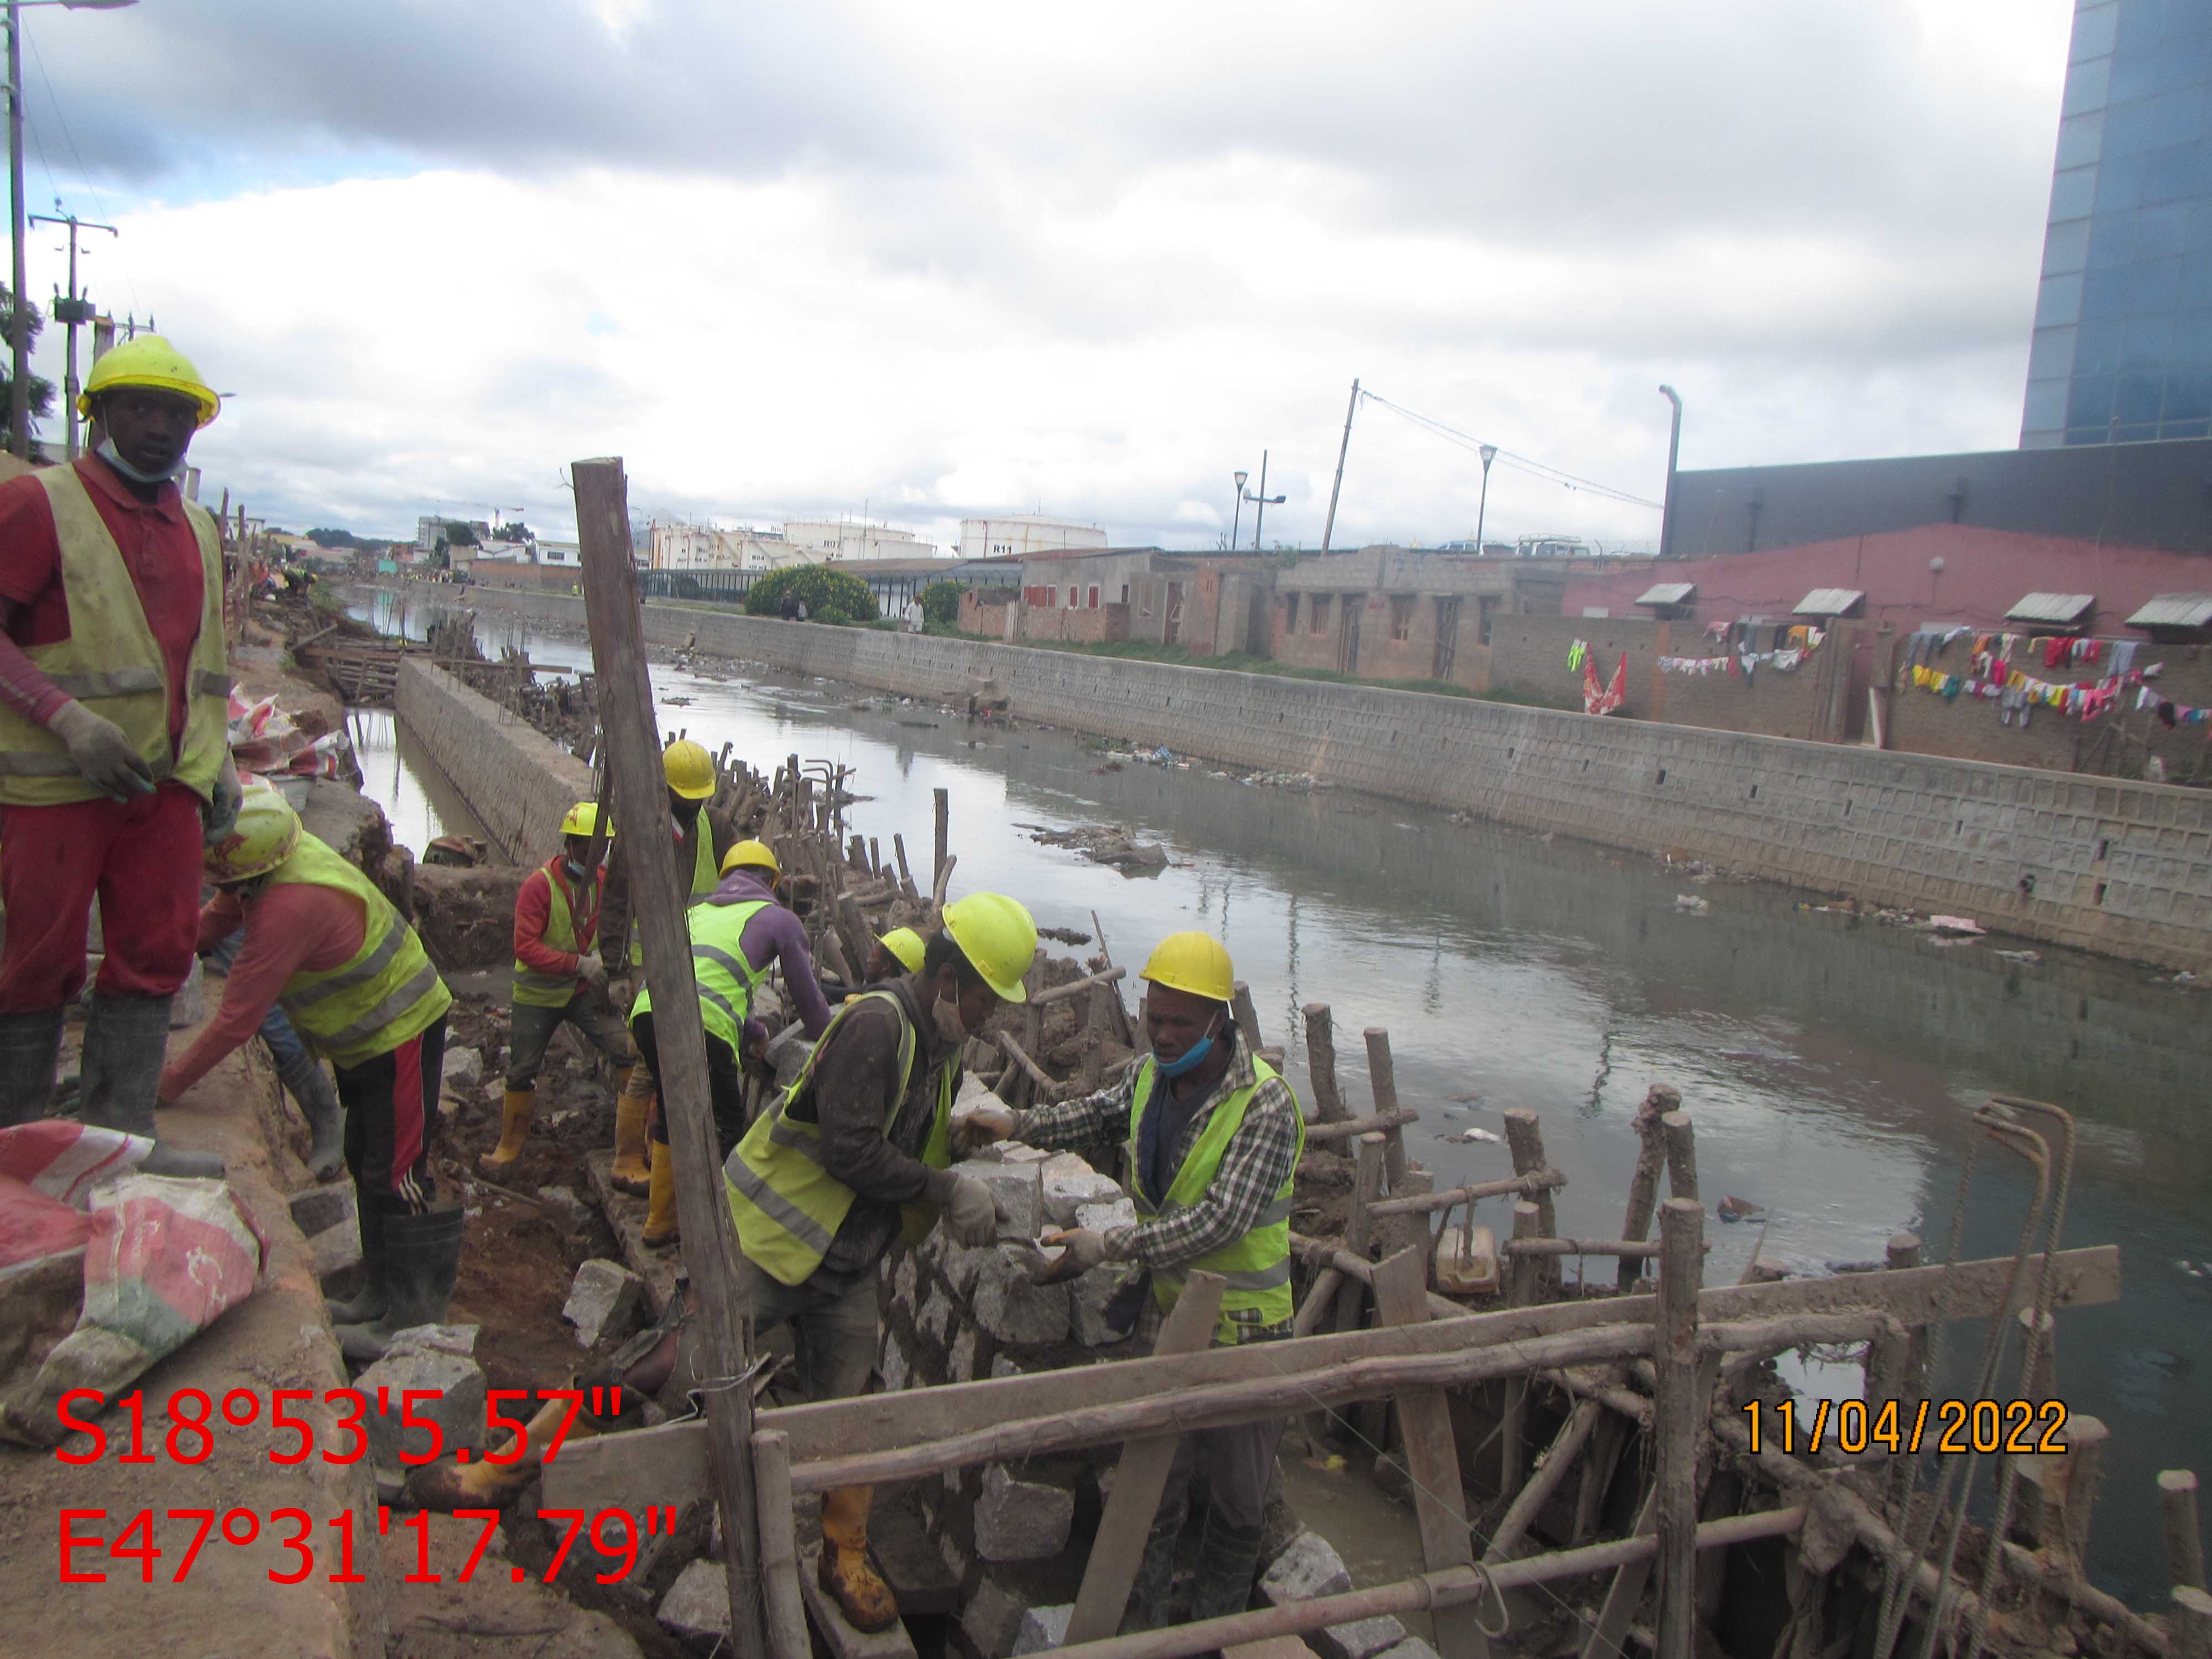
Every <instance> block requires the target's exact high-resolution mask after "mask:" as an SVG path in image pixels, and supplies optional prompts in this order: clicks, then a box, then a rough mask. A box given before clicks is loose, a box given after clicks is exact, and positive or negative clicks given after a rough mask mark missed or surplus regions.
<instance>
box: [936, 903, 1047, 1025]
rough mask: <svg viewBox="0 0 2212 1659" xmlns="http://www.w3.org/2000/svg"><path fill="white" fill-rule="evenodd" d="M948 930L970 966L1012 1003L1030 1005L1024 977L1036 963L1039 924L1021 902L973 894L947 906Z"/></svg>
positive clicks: (946, 927) (946, 921)
mask: <svg viewBox="0 0 2212 1659" xmlns="http://www.w3.org/2000/svg"><path fill="white" fill-rule="evenodd" d="M945 932H946V933H950V934H951V935H952V942H953V943H954V944H955V945H958V946H959V947H960V954H961V955H962V956H963V957H967V958H968V965H969V967H971V968H973V969H975V971H976V972H977V973H979V974H981V975H982V976H983V978H984V981H985V982H986V983H987V984H988V985H989V986H990V987H991V988H992V989H993V990H994V991H996V992H997V993H998V994H1000V996H1001V997H1003V998H1005V999H1006V1000H1007V1001H1008V1002H1026V1001H1028V1000H1029V992H1028V991H1027V989H1025V988H1024V986H1023V984H1022V975H1024V974H1026V973H1027V972H1029V970H1030V963H1033V962H1035V961H1036V939H1037V934H1036V921H1034V920H1032V919H1031V917H1030V913H1029V911H1028V910H1027V909H1025V908H1024V907H1023V905H1022V904H1021V902H1020V901H1019V900H1017V899H1010V898H1008V897H1007V896H1006V895H1005V894H1004V893H970V894H969V895H968V896H967V897H966V898H963V899H955V900H954V901H953V902H951V903H950V904H948V905H946V906H945Z"/></svg>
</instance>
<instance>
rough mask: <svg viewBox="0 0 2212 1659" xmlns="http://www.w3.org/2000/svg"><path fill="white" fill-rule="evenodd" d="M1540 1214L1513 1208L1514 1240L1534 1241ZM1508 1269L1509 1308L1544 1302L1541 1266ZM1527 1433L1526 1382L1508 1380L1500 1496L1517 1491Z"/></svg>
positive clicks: (1524, 1206)
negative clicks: (1541, 1292)
mask: <svg viewBox="0 0 2212 1659" xmlns="http://www.w3.org/2000/svg"><path fill="white" fill-rule="evenodd" d="M1541 1225H1543V1223H1542V1212H1541V1211H1539V1210H1538V1209H1537V1207H1536V1206H1534V1204H1532V1203H1530V1202H1529V1201H1528V1200H1527V1199H1525V1198H1524V1199H1521V1200H1518V1201H1516V1203H1515V1204H1514V1206H1513V1237H1514V1238H1515V1239H1516V1240H1517V1241H1526V1240H1530V1239H1534V1237H1536V1235H1537V1231H1538V1230H1539V1228H1541ZM1542 1270H1543V1269H1542V1263H1541V1261H1539V1260H1538V1259H1537V1258H1536V1257H1534V1256H1533V1255H1523V1256H1517V1257H1513V1258H1510V1270H1509V1276H1508V1277H1507V1279H1506V1281H1505V1299H1506V1302H1507V1304H1509V1305H1510V1306H1512V1307H1516V1308H1528V1307H1533V1306H1534V1305H1535V1304H1537V1303H1538V1302H1540V1301H1541V1300H1542V1299H1543V1298H1542V1297H1541V1294H1540V1291H1541V1285H1542V1283H1543V1280H1542V1278H1541V1273H1542ZM1527 1437H1528V1378H1527V1377H1525V1376H1511V1377H1508V1378H1507V1379H1506V1380H1505V1409H1504V1417H1503V1418H1502V1419H1500V1421H1499V1424H1498V1491H1499V1492H1501V1493H1504V1492H1516V1491H1518V1490H1519V1489H1520V1486H1521V1482H1522V1459H1523V1458H1524V1457H1525V1456H1526V1455H1527V1447H1526V1442H1527Z"/></svg>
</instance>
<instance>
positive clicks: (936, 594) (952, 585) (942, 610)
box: [921, 582, 963, 628]
mask: <svg viewBox="0 0 2212 1659" xmlns="http://www.w3.org/2000/svg"><path fill="white" fill-rule="evenodd" d="M961 592H963V590H962V588H961V586H960V584H959V583H958V582H932V583H930V585H929V586H927V587H925V588H923V589H922V590H921V617H922V620H923V621H924V622H933V623H938V624H939V626H940V627H945V628H950V627H951V626H952V624H953V623H957V622H958V621H959V620H960V595H961Z"/></svg>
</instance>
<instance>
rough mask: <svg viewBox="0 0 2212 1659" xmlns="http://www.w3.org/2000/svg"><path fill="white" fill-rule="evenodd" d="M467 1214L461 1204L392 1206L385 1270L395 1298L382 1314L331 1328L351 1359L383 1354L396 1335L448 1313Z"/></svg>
mask: <svg viewBox="0 0 2212 1659" xmlns="http://www.w3.org/2000/svg"><path fill="white" fill-rule="evenodd" d="M467 1226H468V1219H467V1218H466V1216H465V1215H464V1214H463V1213H462V1211H461V1208H460V1206H459V1205H455V1206H453V1207H452V1208H450V1209H443V1210H427V1211H424V1212H422V1213H420V1214H416V1213H414V1212H410V1211H405V1210H394V1211H392V1212H389V1213H388V1214H386V1216H385V1218H384V1273H385V1282H386V1285H389V1286H390V1289H391V1300H390V1302H389V1303H388V1304H386V1307H385V1310H384V1314H383V1316H382V1317H381V1318H379V1319H376V1320H374V1321H371V1322H368V1323H367V1324H362V1325H344V1326H341V1327H340V1328H338V1329H337V1331H336V1332H334V1333H333V1334H335V1335H336V1336H337V1340H338V1347H339V1349H340V1350H341V1351H342V1352H343V1353H344V1355H345V1357H346V1358H348V1359H360V1360H370V1359H381V1358H383V1357H384V1351H385V1350H386V1348H388V1347H390V1346H392V1338H393V1337H395V1336H397V1335H398V1334H399V1333H400V1332H402V1331H411V1330H413V1329H414V1328H416V1326H418V1325H435V1324H436V1323H438V1322H439V1321H441V1320H442V1319H443V1318H445V1316H446V1304H447V1303H449V1302H451V1301H452V1300H453V1281H454V1279H457V1278H459V1275H460V1267H461V1236H462V1234H463V1233H464V1232H465V1231H466V1229H467Z"/></svg>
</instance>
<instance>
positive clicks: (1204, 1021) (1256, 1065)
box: [960, 933, 1305, 1631]
mask: <svg viewBox="0 0 2212 1659" xmlns="http://www.w3.org/2000/svg"><path fill="white" fill-rule="evenodd" d="M1141 977H1142V978H1144V979H1145V980H1146V981H1148V982H1149V983H1150V984H1151V986H1152V991H1151V993H1150V995H1149V997H1148V999H1147V1000H1146V1030H1147V1032H1148V1034H1149V1035H1150V1036H1151V1039H1152V1053H1151V1054H1150V1055H1149V1056H1147V1057H1146V1060H1144V1061H1143V1063H1142V1064H1141V1065H1139V1066H1137V1067H1135V1068H1134V1069H1133V1071H1132V1072H1131V1073H1129V1074H1128V1075H1127V1077H1126V1078H1125V1079H1123V1080H1122V1081H1121V1082H1120V1083H1118V1084H1116V1085H1114V1086H1113V1087H1111V1088H1109V1089H1106V1090H1103V1091H1100V1092H1099V1093H1097V1094H1094V1095H1090V1096H1086V1097H1084V1098H1083V1099H1080V1100H1071V1101H1063V1102H1061V1103H1059V1104H1057V1105H1052V1106H1043V1107H1039V1108H1036V1109H1032V1110H1030V1111H1026V1112H1024V1111H1017V1110H1015V1109H1013V1108H1012V1107H1007V1106H992V1105H988V1104H986V1105H983V1106H981V1107H979V1108H977V1109H975V1111H974V1112H972V1113H970V1114H969V1115H968V1116H967V1117H966V1118H964V1119H963V1121H962V1124H961V1127H960V1133H961V1139H963V1141H964V1142H968V1143H970V1144H973V1143H975V1142H980V1141H982V1140H985V1139H991V1138H994V1137H995V1138H1012V1139H1019V1140H1021V1141H1023V1142H1024V1143H1025V1144H1027V1145H1029V1146H1036V1147H1051V1148H1073V1147H1084V1146H1093V1147H1095V1146H1114V1145H1119V1146H1121V1147H1122V1148H1123V1150H1124V1152H1125V1153H1126V1158H1127V1169H1128V1170H1129V1172H1130V1176H1129V1188H1130V1190H1129V1194H1128V1199H1127V1204H1128V1206H1129V1208H1128V1209H1127V1211H1124V1210H1122V1209H1121V1207H1120V1206H1108V1205H1097V1206H1083V1208H1081V1209H1080V1210H1079V1212H1078V1216H1079V1220H1081V1221H1083V1222H1085V1224H1091V1223H1096V1224H1098V1225H1079V1226H1077V1227H1075V1228H1074V1229H1073V1230H1071V1231H1065V1232H1060V1233H1056V1234H1054V1235H1051V1236H1050V1237H1048V1238H1046V1240H1045V1241H1044V1242H1045V1243H1046V1244H1047V1245H1048V1246H1051V1245H1058V1246H1060V1247H1061V1255H1060V1260H1059V1261H1058V1262H1056V1263H1055V1264H1054V1266H1053V1267H1050V1268H1049V1269H1048V1270H1046V1273H1045V1274H1044V1277H1045V1278H1046V1279H1047V1281H1048V1283H1052V1284H1055V1285H1056V1284H1060V1283H1061V1282H1063V1281H1066V1280H1068V1279H1079V1278H1080V1276H1081V1275H1083V1274H1085V1273H1088V1272H1090V1270H1091V1269H1092V1268H1095V1267H1099V1266H1100V1265H1102V1264H1110V1265H1112V1266H1115V1267H1119V1268H1121V1269H1122V1270H1123V1278H1122V1280H1121V1286H1120V1288H1119V1290H1118V1291H1115V1294H1114V1296H1113V1297H1112V1298H1111V1300H1110V1301H1109V1304H1107V1306H1106V1307H1105V1308H1104V1309H1103V1310H1094V1311H1093V1312H1092V1313H1091V1319H1093V1320H1097V1321H1102V1322H1103V1323H1104V1324H1106V1325H1107V1326H1108V1327H1109V1328H1112V1329H1115V1330H1121V1331H1127V1330H1129V1329H1131V1328H1135V1329H1136V1330H1137V1332H1138V1334H1139V1335H1140V1336H1144V1337H1146V1339H1147V1340H1150V1338H1151V1337H1152V1336H1155V1335H1157V1334H1158V1328H1159V1323H1160V1322H1161V1321H1162V1320H1163V1319H1164V1317H1165V1316H1166V1314H1167V1312H1168V1310H1170V1309H1171V1308H1173V1307H1174V1306H1175V1304H1176V1298H1177V1297H1179V1296H1180V1295H1181V1293H1182V1285H1183V1282H1184V1278H1185V1275H1187V1274H1188V1273H1190V1272H1191V1271H1192V1270H1193V1269H1202V1270H1204V1271H1206V1272H1207V1273H1219V1274H1221V1275H1222V1276H1223V1277H1224V1278H1225V1279H1226V1280H1227V1281H1228V1288H1227V1290H1226V1291H1225V1294H1224V1296H1223V1297H1222V1303H1221V1318H1220V1322H1219V1324H1218V1326H1217V1328H1216V1329H1215V1333H1214V1340H1215V1341H1216V1342H1217V1343H1241V1342H1260V1341H1271V1340H1278V1339H1280V1338H1283V1337H1287V1336H1288V1335H1289V1334H1291V1321H1292V1318H1293V1316H1294V1314H1295V1311H1296V1310H1294V1308H1293V1307H1292V1305H1291V1246H1290V1217H1291V1181H1292V1178H1293V1176H1295V1175H1296V1172H1297V1164H1298V1154H1299V1152H1300V1151H1301V1149H1302V1148H1303V1146H1304V1141H1305V1129H1304V1123H1303V1121H1302V1120H1301V1119H1300V1117H1299V1115H1298V1106H1297V1100H1296V1098H1294V1097H1292V1095H1291V1091H1290V1086H1289V1085H1287V1084H1285V1082H1284V1081H1283V1080H1282V1079H1280V1078H1279V1077H1278V1076H1277V1075H1276V1074H1275V1073H1274V1071H1273V1068H1272V1067H1271V1066H1268V1065H1267V1062H1266V1061H1265V1060H1261V1059H1259V1058H1258V1057H1257V1056H1256V1055H1251V1054H1246V1053H1244V1052H1243V1049H1242V1048H1241V1047H1240V1045H1239V1042H1238V1039H1237V1025H1236V1021H1235V1020H1234V1019H1233V1018H1231V1013H1230V1007H1229V1004H1230V1001H1231V998H1232V996H1233V995H1234V994H1235V992H1234V981H1235V978H1236V975H1235V970H1234V969H1233V968H1232V967H1231V963H1230V960H1229V952H1228V951H1226V950H1225V949H1224V948H1223V947H1222V945H1221V944H1220V942H1219V941H1218V939H1213V938H1212V937H1211V936H1210V935H1207V934H1205V933H1176V934H1172V935H1170V937H1169V938H1167V939H1163V940H1162V941H1161V942H1160V945H1159V946H1158V949H1156V950H1155V951H1153V952H1152V957H1151V959H1150V960H1149V961H1147V962H1146V964H1145V969H1144V972H1143V974H1142V975H1141ZM1102 1228H1103V1231H1102V1230H1101V1229H1102ZM1282 1431H1283V1425H1282V1423H1281V1422H1280V1421H1279V1420H1278V1421H1274V1422H1269V1423H1254V1424H1246V1425H1238V1426H1236V1427H1231V1428H1219V1429H1204V1430H1200V1431H1198V1432H1196V1433H1194V1434H1188V1435H1185V1436H1184V1437H1182V1441H1181V1443H1180V1444H1179V1445H1178V1447H1177V1449H1176V1459H1175V1463H1174V1466H1173V1468H1171V1469H1170V1473H1169V1476H1168V1482H1167V1486H1166V1490H1165V1493H1164V1497H1163V1498H1162V1500H1161V1504H1160V1507H1159V1510H1158V1514H1157V1515H1156V1516H1155V1517H1154V1519H1153V1522H1152V1532H1151V1535H1150V1536H1149V1537H1148V1538H1147V1539H1146V1544H1145V1555H1144V1561H1143V1564H1142V1565H1141V1566H1140V1567H1139V1571H1138V1574H1137V1582H1136V1585H1135V1587H1134V1588H1133V1589H1132V1590H1131V1592H1130V1595H1129V1605H1128V1611H1127V1615H1126V1617H1125V1619H1124V1620H1123V1625H1122V1628H1123V1629H1124V1630H1125V1631H1140V1630H1155V1629H1158V1628H1160V1627H1161V1626H1164V1625H1166V1624H1168V1623H1170V1622H1171V1620H1170V1618H1169V1609H1168V1605H1167V1603H1168V1591H1169V1587H1170V1579H1171V1577H1172V1574H1173V1571H1174V1568H1175V1554H1176V1541H1177V1539H1178V1538H1179V1537H1180V1536H1181V1534H1182V1526H1183V1518H1184V1515H1185V1513H1186V1511H1187V1510H1188V1496H1189V1486H1190V1478H1191V1475H1192V1473H1193V1471H1194V1468H1198V1467H1200V1466H1201V1465H1202V1466H1203V1467H1204V1468H1205V1470H1206V1476H1207V1481H1208V1489H1209V1494H1210V1501H1209V1504H1208V1508H1207V1510H1206V1532H1205V1536H1204V1539H1203V1541H1202V1542H1201V1545H1200V1551H1199V1558H1198V1573H1197V1582H1196V1584H1195V1586H1194V1589H1193V1591H1192V1606H1191V1608H1190V1612H1189V1614H1188V1616H1189V1617H1190V1618H1191V1619H1193V1620H1200V1619H1212V1618H1218V1617H1220V1616H1222V1615H1224V1614H1226V1613H1237V1612H1241V1611H1243V1608H1244V1607H1245V1605H1246V1603H1247V1602H1248V1601H1249V1599H1250V1597H1251V1593H1252V1577H1253V1573H1254V1571H1255V1568H1256V1566H1257V1565H1258V1562H1259V1553H1260V1543H1261V1531H1262V1521H1263V1519H1264V1515H1265V1510H1266V1504H1267V1480H1268V1476H1269V1475H1270V1474H1271V1473H1272V1472H1273V1468H1274V1462H1275V1443H1276V1442H1277V1441H1278V1440H1279V1438H1280V1437H1281V1436H1282Z"/></svg>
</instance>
